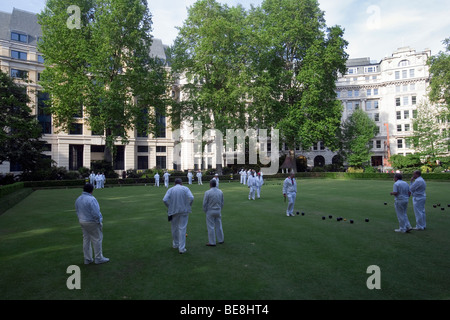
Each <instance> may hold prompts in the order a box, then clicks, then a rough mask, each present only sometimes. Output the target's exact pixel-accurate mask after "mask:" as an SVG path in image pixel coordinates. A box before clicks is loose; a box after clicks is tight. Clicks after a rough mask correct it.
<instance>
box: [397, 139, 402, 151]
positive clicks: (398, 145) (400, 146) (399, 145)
mask: <svg viewBox="0 0 450 320" xmlns="http://www.w3.org/2000/svg"><path fill="white" fill-rule="evenodd" d="M397 148H399V149H403V139H398V140H397Z"/></svg>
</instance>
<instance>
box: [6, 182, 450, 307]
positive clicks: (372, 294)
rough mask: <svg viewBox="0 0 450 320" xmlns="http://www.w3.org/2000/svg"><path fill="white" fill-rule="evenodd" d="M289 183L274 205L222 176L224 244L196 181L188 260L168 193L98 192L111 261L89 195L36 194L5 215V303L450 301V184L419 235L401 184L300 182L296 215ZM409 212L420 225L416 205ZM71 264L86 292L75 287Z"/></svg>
mask: <svg viewBox="0 0 450 320" xmlns="http://www.w3.org/2000/svg"><path fill="white" fill-rule="evenodd" d="M281 184H282V181H278V180H277V181H270V180H267V179H266V184H265V185H264V186H263V189H262V199H259V200H256V201H249V200H248V189H247V188H246V187H245V186H243V185H241V184H239V183H238V182H232V183H229V182H226V181H221V184H220V187H221V189H222V190H223V192H224V196H225V207H224V210H223V212H222V217H223V227H224V233H225V243H224V244H222V245H217V246H216V247H207V246H205V244H206V242H207V233H206V223H205V215H204V213H203V212H202V210H201V205H202V201H203V194H204V192H205V191H206V190H207V189H208V185H207V184H204V185H203V186H198V185H197V184H194V185H192V186H190V188H191V190H192V192H193V194H194V197H195V200H194V204H193V213H192V214H191V215H190V218H189V225H188V235H187V249H188V251H187V253H185V254H183V255H180V254H178V251H177V250H175V249H172V245H171V234H170V224H169V223H168V221H167V216H166V208H165V206H164V204H163V202H162V198H163V196H164V193H165V191H166V189H165V188H164V187H160V188H156V187H153V186H126V187H107V188H105V189H102V190H95V191H94V196H95V197H96V198H97V199H98V201H99V203H100V207H101V211H102V214H103V216H104V241H103V249H104V255H105V256H106V257H108V258H110V262H109V263H107V264H103V265H87V266H86V265H84V264H83V255H82V235H81V229H80V226H79V224H78V221H77V217H76V214H75V210H74V202H75V199H76V198H77V197H78V195H79V194H80V193H81V189H55V190H39V191H35V192H33V193H32V194H31V195H29V196H28V197H26V198H25V199H24V200H22V201H21V202H20V203H19V204H17V205H16V206H15V207H13V208H12V209H10V210H8V211H6V212H5V213H4V214H2V215H1V216H0V274H1V277H0V288H1V290H0V299H2V300H7V299H38V300H40V299H89V300H90V299H117V300H130V299H131V300H135V299H136V300H140V299H151V300H158V299H163V300H185V299H189V300H190V299H193V300H210V299H214V300H225V299H226V300H302V299H320V300H322V299H332V300H335V299H339V300H342V299H344V300H347V299H351V300H358V299H380V300H384V299H450V277H449V275H448V272H449V268H450V246H449V243H450V242H449V241H450V235H449V230H450V207H447V205H448V204H450V193H449V190H450V183H447V182H428V189H427V195H428V199H427V204H426V210H427V218H428V228H427V230H426V231H415V232H411V233H410V234H399V233H395V232H394V229H395V228H397V227H398V222H397V218H396V215H395V210H394V202H393V201H394V199H393V197H392V196H390V195H389V193H390V192H391V191H392V184H393V182H392V181H369V180H365V181H363V180H357V181H348V180H347V181H340V180H325V179H323V180H320V179H318V180H313V179H304V180H299V181H298V184H299V187H298V191H299V192H298V195H297V202H296V206H295V211H296V212H297V211H299V212H300V215H298V216H297V215H296V216H295V217H287V216H286V214H285V208H286V205H287V204H286V203H284V201H283V197H282V194H281V188H282V186H281ZM385 202H386V203H387V205H385V204H384V203H385ZM437 203H440V204H441V207H439V208H433V204H437ZM441 208H444V209H445V210H441ZM302 212H304V213H305V214H304V215H302V214H301V213H302ZM408 213H409V218H410V221H411V224H412V225H413V226H415V221H414V213H413V210H412V201H410V205H409V208H408ZM330 215H331V216H332V218H331V219H330V218H329V216H330ZM323 216H325V217H326V219H325V220H322V217H323ZM337 217H342V218H344V219H346V221H344V220H343V221H340V222H338V221H336V218H337ZM365 219H369V222H365ZM350 220H354V223H353V224H351V223H350ZM71 265H77V266H79V267H80V271H81V289H79V290H77V289H74V290H69V289H68V287H67V285H66V281H67V279H68V278H69V277H70V276H71V274H70V273H67V268H68V267H69V266H71ZM370 266H378V268H379V273H378V275H379V276H380V277H379V278H374V276H375V275H377V274H372V272H369V273H368V268H369V267H370ZM368 279H369V283H372V284H374V283H376V280H379V282H378V283H379V284H380V286H381V288H380V289H376V288H375V289H373V290H370V289H369V288H368V286H367V282H368ZM374 279H375V280H374Z"/></svg>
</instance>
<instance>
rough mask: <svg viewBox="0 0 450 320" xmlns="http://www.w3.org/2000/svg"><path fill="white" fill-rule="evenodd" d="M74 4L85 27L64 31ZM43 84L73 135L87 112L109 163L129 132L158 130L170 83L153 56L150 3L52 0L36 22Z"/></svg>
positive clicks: (61, 124)
mask: <svg viewBox="0 0 450 320" xmlns="http://www.w3.org/2000/svg"><path fill="white" fill-rule="evenodd" d="M69 5H77V6H78V7H80V9H81V27H80V28H79V29H77V28H74V29H69V28H68V27H67V25H66V23H67V19H68V15H67V12H66V10H67V8H68V7H69ZM38 21H39V23H40V25H41V26H42V38H41V41H40V42H39V45H38V48H39V51H40V52H42V54H43V55H44V56H45V66H46V68H45V70H44V71H43V73H42V81H41V83H40V84H41V85H42V87H43V88H44V90H45V91H47V92H49V93H50V94H51V111H52V115H53V119H54V124H55V126H56V127H58V128H59V129H60V130H64V131H67V130H69V129H70V128H71V125H72V123H73V122H74V115H76V114H80V110H81V109H82V110H83V111H82V112H83V118H84V119H85V123H87V124H88V125H89V127H90V128H91V129H92V130H93V131H95V132H103V133H104V135H105V139H106V148H105V159H106V160H108V161H112V159H113V157H112V155H111V153H112V152H114V143H115V142H116V140H118V138H119V137H120V138H121V139H122V143H127V142H128V131H129V130H130V129H133V128H135V127H138V129H140V130H146V131H151V130H153V131H155V132H156V130H157V121H156V116H155V115H156V113H155V112H154V111H155V110H156V111H158V113H159V114H163V115H164V113H165V103H166V96H165V95H166V89H167V80H168V77H167V76H166V74H165V70H164V64H163V63H162V62H161V61H159V60H158V59H156V58H154V57H151V56H150V46H151V44H152V38H151V34H150V31H151V23H152V22H151V16H150V13H149V12H148V9H147V2H146V1H145V0H114V1H113V0H74V1H72V0H49V1H47V3H46V7H45V9H44V11H43V12H42V13H41V14H39V15H38Z"/></svg>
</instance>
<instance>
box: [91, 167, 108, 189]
mask: <svg viewBox="0 0 450 320" xmlns="http://www.w3.org/2000/svg"><path fill="white" fill-rule="evenodd" d="M105 182H106V177H105V174H104V173H103V172H98V173H97V174H95V173H94V171H91V174H90V175H89V183H90V184H92V185H93V186H94V188H96V189H103V188H104V187H105Z"/></svg>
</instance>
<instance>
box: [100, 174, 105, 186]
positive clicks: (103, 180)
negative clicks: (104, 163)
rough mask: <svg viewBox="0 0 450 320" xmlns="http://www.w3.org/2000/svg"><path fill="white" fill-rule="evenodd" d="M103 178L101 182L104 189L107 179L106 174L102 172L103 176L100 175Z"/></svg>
mask: <svg viewBox="0 0 450 320" xmlns="http://www.w3.org/2000/svg"><path fill="white" fill-rule="evenodd" d="M100 177H101V179H102V180H101V181H102V189H103V188H104V187H105V182H106V177H105V174H104V173H103V172H102V174H101V175H100Z"/></svg>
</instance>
